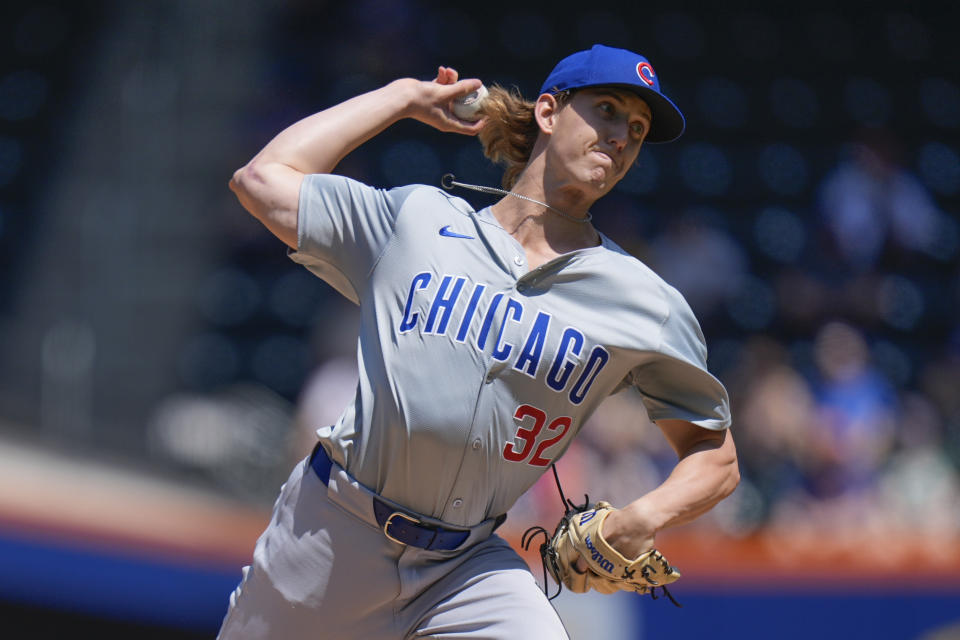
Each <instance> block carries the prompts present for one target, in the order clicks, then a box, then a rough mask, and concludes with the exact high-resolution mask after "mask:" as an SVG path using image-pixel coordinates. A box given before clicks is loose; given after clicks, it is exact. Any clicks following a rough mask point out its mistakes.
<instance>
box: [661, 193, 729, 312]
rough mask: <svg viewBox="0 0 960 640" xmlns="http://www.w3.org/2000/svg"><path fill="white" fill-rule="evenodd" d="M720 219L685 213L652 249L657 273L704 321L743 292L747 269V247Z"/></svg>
mask: <svg viewBox="0 0 960 640" xmlns="http://www.w3.org/2000/svg"><path fill="white" fill-rule="evenodd" d="M716 217H717V216H715V215H714V214H713V213H712V212H711V211H709V210H690V211H687V212H684V213H683V214H682V215H680V216H678V217H676V218H672V219H671V220H670V221H669V222H668V225H667V228H666V229H665V231H664V232H663V233H662V234H661V235H659V236H658V237H656V238H655V239H654V240H653V242H652V243H651V249H650V259H651V261H652V264H651V267H652V268H653V270H654V271H656V272H657V274H658V275H659V276H660V277H661V278H663V279H664V280H666V281H667V282H668V283H670V284H671V285H673V286H674V287H676V288H677V289H679V290H680V292H681V293H682V294H683V295H684V297H685V298H686V299H687V302H688V303H690V307H691V308H692V309H693V311H694V313H695V314H696V315H697V317H698V318H700V319H701V321H703V320H704V319H705V318H707V317H708V316H710V315H711V314H713V313H714V311H716V309H717V307H718V306H719V305H721V304H722V303H723V302H724V301H725V300H727V299H728V298H729V297H731V296H733V295H735V294H736V293H737V292H738V291H739V290H740V285H741V283H742V282H743V279H744V275H745V273H746V270H747V258H746V254H745V253H744V250H743V248H742V247H741V245H739V244H738V243H737V241H736V240H734V239H733V238H732V237H731V236H730V234H728V233H727V232H726V231H724V230H723V229H722V228H721V227H720V226H719V224H718V223H717V222H715V221H714V220H713V218H716Z"/></svg>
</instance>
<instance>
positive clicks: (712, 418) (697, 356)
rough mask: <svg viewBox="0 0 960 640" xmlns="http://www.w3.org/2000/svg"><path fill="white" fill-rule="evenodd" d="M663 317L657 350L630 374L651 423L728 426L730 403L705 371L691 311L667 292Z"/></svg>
mask: <svg viewBox="0 0 960 640" xmlns="http://www.w3.org/2000/svg"><path fill="white" fill-rule="evenodd" d="M667 296H668V299H669V302H670V304H669V313H668V315H667V317H666V318H665V320H664V322H663V324H662V325H661V335H660V346H659V348H658V349H657V350H655V351H652V352H648V353H647V354H645V356H644V359H643V361H642V362H641V363H640V364H639V365H638V366H636V367H635V368H634V369H633V371H632V372H631V380H630V381H631V382H632V384H633V385H634V386H635V387H636V388H637V390H639V391H640V395H641V396H642V398H643V403H644V405H645V406H646V408H647V413H648V414H649V416H650V419H651V420H654V421H656V420H686V421H687V422H692V423H693V424H696V425H698V426H700V427H703V428H705V429H713V430H722V429H726V428H728V427H729V426H730V422H731V418H730V399H729V397H728V396H727V390H726V389H725V388H724V386H723V384H722V383H721V382H720V381H719V380H717V379H716V378H715V377H714V376H713V375H712V374H711V373H710V372H709V371H708V370H707V346H706V341H705V340H704V337H703V332H702V331H701V330H700V324H699V323H698V322H697V319H696V317H694V315H693V311H692V310H691V309H690V307H689V305H688V304H687V302H686V300H684V299H683V296H681V295H680V294H679V292H677V291H676V290H675V289H672V288H671V289H670V290H669V291H668V292H667Z"/></svg>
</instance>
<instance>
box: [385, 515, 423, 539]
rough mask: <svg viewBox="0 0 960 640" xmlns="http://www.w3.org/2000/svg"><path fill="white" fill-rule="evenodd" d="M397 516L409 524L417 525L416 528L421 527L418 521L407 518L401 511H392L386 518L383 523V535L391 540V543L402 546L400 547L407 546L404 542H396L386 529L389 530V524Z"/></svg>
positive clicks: (410, 517)
mask: <svg viewBox="0 0 960 640" xmlns="http://www.w3.org/2000/svg"><path fill="white" fill-rule="evenodd" d="M397 516H399V517H401V518H403V519H404V520H407V521H409V522H410V523H411V524H414V525H417V526H421V525H420V521H419V520H417V519H416V518H414V517H412V516H408V515H407V514H405V513H403V512H401V511H394V512H393V513H391V514H390V515H389V516H388V517H387V520H386V522H384V523H383V535H385V536H387V538H389V539H390V540H392V541H393V542H396V543H397V544H402V545H405V546H408V545H407V543H406V542H403V541H401V540H397V539H396V538H394V537H393V536H392V535H390V532H389V531H388V529H389V528H390V524H391V523H392V522H393V519H394V518H395V517H397Z"/></svg>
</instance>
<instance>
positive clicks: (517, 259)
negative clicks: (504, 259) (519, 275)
mask: <svg viewBox="0 0 960 640" xmlns="http://www.w3.org/2000/svg"><path fill="white" fill-rule="evenodd" d="M513 264H515V265H517V266H518V267H522V266H523V258H521V257H520V256H513Z"/></svg>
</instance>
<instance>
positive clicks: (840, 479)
mask: <svg viewBox="0 0 960 640" xmlns="http://www.w3.org/2000/svg"><path fill="white" fill-rule="evenodd" d="M814 359H815V362H816V367H817V370H816V372H815V373H814V379H813V388H814V397H815V400H816V409H815V411H816V414H817V415H816V420H815V421H814V423H813V428H812V430H811V433H810V434H809V437H810V438H811V440H812V444H813V454H814V456H815V458H814V460H813V464H814V468H813V469H812V471H813V472H814V473H815V475H814V476H813V477H811V478H810V480H811V489H812V491H813V493H814V495H817V496H820V497H831V496H834V495H840V494H843V493H847V492H859V491H867V490H869V489H871V488H872V487H873V486H874V485H875V483H876V482H877V478H878V476H877V474H878V472H879V469H880V467H881V466H882V464H883V462H884V460H885V456H886V455H887V454H888V453H889V452H890V450H891V447H892V445H893V436H894V425H895V418H896V413H895V411H896V403H895V397H894V392H893V388H892V387H891V386H890V384H889V382H888V381H887V380H886V379H885V378H884V377H883V376H882V375H881V374H880V373H879V371H877V370H876V369H875V368H874V367H873V365H872V364H871V362H870V352H869V348H868V346H867V343H866V340H865V338H864V336H863V335H862V334H861V333H860V331H858V330H857V329H856V328H854V327H852V326H850V325H848V324H845V323H842V322H836V321H834V322H829V323H827V324H826V325H824V326H823V328H821V329H820V331H819V333H818V334H817V336H816V340H815V343H814Z"/></svg>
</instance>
